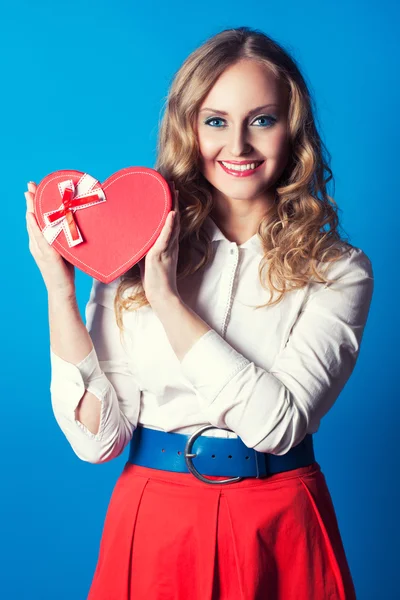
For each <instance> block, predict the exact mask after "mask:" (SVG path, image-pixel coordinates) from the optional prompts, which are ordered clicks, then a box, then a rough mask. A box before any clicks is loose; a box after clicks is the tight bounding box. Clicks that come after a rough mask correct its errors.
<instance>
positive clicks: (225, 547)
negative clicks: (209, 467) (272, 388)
mask: <svg viewBox="0 0 400 600" xmlns="http://www.w3.org/2000/svg"><path fill="white" fill-rule="evenodd" d="M211 479H214V480H218V479H224V477H211ZM355 598H356V594H355V590H354V585H353V581H352V577H351V573H350V569H349V566H348V563H347V559H346V555H345V550H344V547H343V543H342V539H341V536H340V532H339V528H338V522H337V518H336V515H335V510H334V507H333V503H332V499H331V496H330V492H329V490H328V487H327V484H326V480H325V476H324V475H323V473H322V472H321V468H320V465H319V464H318V463H317V462H314V463H313V464H312V465H309V466H307V467H300V468H298V469H294V470H291V471H287V472H284V473H277V474H275V475H272V476H269V477H267V478H264V479H256V478H254V479H253V478H251V479H244V480H242V481H239V482H237V483H232V484H226V485H223V484H221V485H216V484H207V483H203V482H202V481H200V480H198V479H196V477H194V476H193V475H192V474H191V473H174V472H170V471H161V470H157V469H149V468H147V467H141V466H138V465H133V464H131V463H129V462H127V463H126V465H125V466H124V469H123V471H122V473H121V475H120V476H119V478H118V480H117V482H116V485H115V487H114V490H113V493H112V495H111V499H110V503H109V506H108V510H107V514H106V518H105V522H104V527H103V533H102V538H101V542H100V548H99V555H98V561H97V566H96V570H95V573H94V577H93V581H92V584H91V588H90V591H89V595H88V598H87V600H133V599H134V600H188V599H190V600H266V599H268V600H354V599H355Z"/></svg>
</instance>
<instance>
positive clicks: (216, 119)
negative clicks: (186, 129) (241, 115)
mask: <svg viewBox="0 0 400 600" xmlns="http://www.w3.org/2000/svg"><path fill="white" fill-rule="evenodd" d="M223 120H224V119H219V118H218V117H213V118H212V119H207V121H204V123H205V124H206V125H211V123H212V122H213V121H223ZM212 127H214V125H212ZM217 127H218V125H217Z"/></svg>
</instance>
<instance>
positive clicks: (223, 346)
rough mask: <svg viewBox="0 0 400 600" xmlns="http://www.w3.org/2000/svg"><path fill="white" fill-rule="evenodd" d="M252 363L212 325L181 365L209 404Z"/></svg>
mask: <svg viewBox="0 0 400 600" xmlns="http://www.w3.org/2000/svg"><path fill="white" fill-rule="evenodd" d="M249 364H250V361H249V360H248V359H247V358H245V357H244V356H243V355H242V354H240V353H239V352H237V351H236V350H235V349H234V348H232V346H231V345H230V344H228V342H226V341H225V340H224V339H223V338H222V337H221V336H220V335H219V334H218V333H217V332H216V331H215V329H209V330H208V331H207V332H206V333H205V334H204V335H203V336H202V337H201V338H199V339H198V340H197V341H196V342H195V343H194V344H193V346H192V347H191V348H190V350H189V351H188V352H187V353H186V354H185V356H184V357H183V359H182V361H181V369H182V372H183V374H184V375H185V377H186V378H187V379H188V380H189V381H190V383H191V384H192V385H193V386H194V388H195V390H197V391H198V392H199V393H200V394H201V396H202V399H203V401H204V400H205V402H206V406H209V405H210V404H212V402H213V401H214V400H215V399H216V398H217V396H218V395H219V394H220V393H221V391H222V390H223V389H224V387H225V386H226V385H227V384H228V383H229V382H230V380H231V379H232V378H233V377H234V376H235V375H236V373H238V372H239V371H241V370H242V369H244V367H246V366H247V365H249Z"/></svg>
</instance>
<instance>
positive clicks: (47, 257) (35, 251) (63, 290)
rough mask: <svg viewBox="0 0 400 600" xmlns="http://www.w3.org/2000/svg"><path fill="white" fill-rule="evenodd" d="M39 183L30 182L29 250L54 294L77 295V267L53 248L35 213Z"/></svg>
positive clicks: (27, 220)
mask: <svg viewBox="0 0 400 600" xmlns="http://www.w3.org/2000/svg"><path fill="white" fill-rule="evenodd" d="M36 188H37V185H36V183H34V182H33V181H30V182H29V183H28V191H27V192H24V193H25V199H26V225H27V230H28V234H29V250H30V252H31V254H32V256H33V258H34V259H35V262H36V264H37V266H38V267H39V270H40V272H41V274H42V277H43V280H44V283H45V285H46V288H47V291H48V293H49V294H52V295H59V296H60V295H62V296H65V297H67V298H71V297H75V268H74V265H72V264H71V263H69V262H67V261H66V260H64V258H63V257H62V256H61V254H59V253H58V252H57V250H55V248H53V247H52V246H51V245H50V244H49V243H48V241H47V240H46V238H45V237H44V235H43V233H42V231H41V229H40V227H39V225H38V222H37V220H36V217H35V213H34V208H33V207H34V203H33V202H34V198H35V194H36Z"/></svg>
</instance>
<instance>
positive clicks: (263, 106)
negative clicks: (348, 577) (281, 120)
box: [200, 103, 279, 117]
mask: <svg viewBox="0 0 400 600" xmlns="http://www.w3.org/2000/svg"><path fill="white" fill-rule="evenodd" d="M269 106H279V104H275V103H274V104H263V105H262V106H257V107H256V108H253V109H252V110H249V112H248V113H247V115H246V117H248V116H249V115H251V114H253V113H255V112H257V111H258V110H261V109H262V108H268V107H269ZM206 110H209V111H210V112H213V113H218V114H219V115H228V114H229V113H227V112H225V111H224V110H217V109H215V108H202V109H201V110H200V112H203V111H206Z"/></svg>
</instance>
